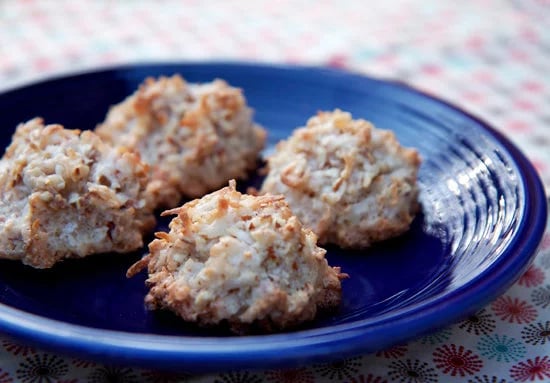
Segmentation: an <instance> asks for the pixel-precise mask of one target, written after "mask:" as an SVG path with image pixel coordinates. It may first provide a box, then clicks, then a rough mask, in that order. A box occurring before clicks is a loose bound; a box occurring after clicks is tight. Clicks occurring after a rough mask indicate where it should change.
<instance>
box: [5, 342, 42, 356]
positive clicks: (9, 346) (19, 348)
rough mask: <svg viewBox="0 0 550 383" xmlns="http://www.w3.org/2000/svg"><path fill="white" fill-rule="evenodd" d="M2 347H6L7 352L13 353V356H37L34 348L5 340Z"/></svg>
mask: <svg viewBox="0 0 550 383" xmlns="http://www.w3.org/2000/svg"><path fill="white" fill-rule="evenodd" d="M2 346H4V348H5V349H6V351H7V352H10V353H12V354H13V355H21V356H27V355H30V354H36V351H35V350H34V349H33V348H31V347H28V346H23V345H21V344H18V343H12V342H10V341H9V340H3V341H2Z"/></svg>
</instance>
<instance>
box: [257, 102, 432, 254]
mask: <svg viewBox="0 0 550 383" xmlns="http://www.w3.org/2000/svg"><path fill="white" fill-rule="evenodd" d="M420 162H421V160H420V156H419V155H418V152H417V151H416V150H414V149H409V148H404V147H402V146H401V145H400V144H399V143H398V141H397V139H396V137H395V135H394V133H393V132H391V131H387V130H382V129H376V128H375V127H374V126H373V125H372V124H370V123H369V122H367V121H365V120H361V119H358V120H353V119H352V117H351V115H350V114H349V113H346V112H342V111H340V110H335V111H333V112H320V113H319V114H318V115H317V116H314V117H312V118H311V119H309V121H308V122H307V126H305V127H302V128H298V129H296V130H295V131H294V133H293V134H292V136H291V137H290V138H288V139H287V140H286V141H282V142H280V143H279V144H278V145H277V148H276V150H275V152H274V153H273V155H272V156H271V157H270V158H269V159H268V174H267V177H266V179H265V181H264V183H263V185H262V188H261V191H260V192H261V193H271V194H283V195H284V196H285V197H286V199H287V201H288V203H289V205H290V207H291V208H292V211H293V212H294V214H296V215H297V216H298V217H299V218H300V220H301V221H302V222H303V224H304V225H305V226H308V227H310V228H311V229H312V230H313V231H314V232H315V233H316V234H317V235H318V236H319V242H320V243H322V244H325V243H333V244H336V245H339V246H341V247H344V248H365V247H368V246H370V245H371V244H372V243H373V242H376V241H381V240H384V239H387V238H391V237H394V236H397V235H400V234H402V233H403V232H405V231H406V230H408V229H409V226H410V224H411V222H412V220H413V219H414V217H415V214H416V213H417V212H418V210H419V203H418V186H417V173H418V168H419V166H420Z"/></svg>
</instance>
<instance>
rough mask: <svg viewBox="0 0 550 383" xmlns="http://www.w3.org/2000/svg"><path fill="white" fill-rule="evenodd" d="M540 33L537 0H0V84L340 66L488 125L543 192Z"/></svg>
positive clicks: (543, 47) (544, 65)
mask: <svg viewBox="0 0 550 383" xmlns="http://www.w3.org/2000/svg"><path fill="white" fill-rule="evenodd" d="M549 28H550V1H548V0H466V1H461V2H460V5H458V3H457V2H456V1H452V0H425V1H422V0H391V1H369V2H364V1H356V0H339V1H330V0H295V1H294V0H271V1H264V0H260V1H242V0H241V1H239V0H227V1H219V0H214V1H200V0H185V1H172V0H159V1H143V0H142V1H129V0H128V1H125V0H123V1H112V0H111V1H107V0H97V1H89V0H88V1H86V0H82V1H73V0H57V1H56V0H17V1H14V0H3V1H1V2H0V89H4V88H8V87H12V86H15V85H17V84H21V83H24V82H28V81H30V80H34V79H37V78H43V77H47V76H49V75H51V74H56V73H63V72H67V71H74V70H84V69H88V68H96V67H98V66H105V65H113V64H118V63H129V62H130V63H131V62H144V61H166V60H170V61H173V60H176V61H177V60H195V61H197V60H246V61H265V62H283V63H296V64H313V65H328V66H335V67H342V68H347V69H349V70H353V71H359V72H362V73H365V74H368V75H372V76H379V77H380V76H381V77H387V78H393V79H399V80H402V81H405V82H407V83H409V84H411V85H413V86H415V87H418V88H421V89H423V90H425V91H428V92H430V93H433V94H436V95H438V96H440V97H443V98H445V99H447V100H449V101H451V102H453V103H456V104H459V105H460V106H462V107H463V108H466V109H467V110H468V111H471V112H473V113H475V114H478V115H480V116H481V117H483V118H485V119H487V120H489V122H490V123H492V124H493V125H494V126H496V127H497V128H498V129H500V130H502V131H504V132H505V133H506V134H507V135H508V136H510V137H511V138H512V139H515V142H516V143H517V144H518V145H519V146H520V147H521V148H522V149H523V150H524V151H526V152H528V153H529V155H530V158H531V160H532V161H533V162H534V164H535V166H536V167H537V168H538V169H539V170H541V173H542V175H543V176H544V178H545V183H546V185H550V179H549V177H548V176H546V173H550V171H548V169H547V168H548V167H550V155H549V154H547V152H550V151H549V150H546V149H545V147H543V146H542V145H540V144H543V143H544V144H545V145H546V144H548V142H549V141H550V138H549V137H548V136H549V134H550V133H549V132H547V131H546V130H548V129H550V128H549V127H548V125H549V124H550V109H548V110H543V109H544V106H548V105H549V104H550V75H549V73H550V33H549V30H550V29H549ZM526 136H528V137H526Z"/></svg>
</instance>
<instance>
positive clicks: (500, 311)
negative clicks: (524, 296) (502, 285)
mask: <svg viewBox="0 0 550 383" xmlns="http://www.w3.org/2000/svg"><path fill="white" fill-rule="evenodd" d="M491 307H492V308H493V311H494V312H495V314H496V315H497V316H498V317H499V318H500V319H502V320H504V321H508V322H510V323H517V324H522V323H529V322H531V321H533V320H534V319H535V318H536V317H537V310H535V308H534V307H533V306H531V305H530V304H529V303H527V302H526V301H522V300H519V299H518V298H511V297H508V296H503V297H500V298H498V299H497V300H496V301H494V302H493V304H492V306H491Z"/></svg>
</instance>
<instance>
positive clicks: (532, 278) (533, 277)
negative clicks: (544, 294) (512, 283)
mask: <svg viewBox="0 0 550 383" xmlns="http://www.w3.org/2000/svg"><path fill="white" fill-rule="evenodd" d="M542 282H544V272H543V271H542V270H541V269H539V268H538V267H536V266H533V265H531V267H529V268H528V269H527V271H526V272H525V273H524V274H523V275H522V276H521V278H520V279H519V281H518V283H519V284H520V285H521V286H525V287H534V286H538V285H540V284H541V283H542Z"/></svg>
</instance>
